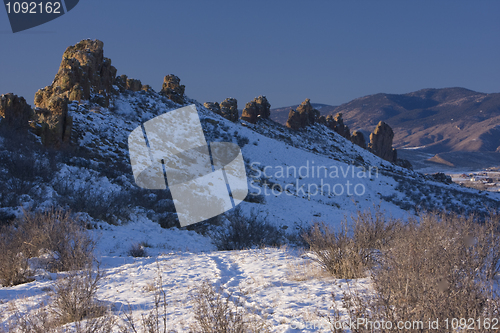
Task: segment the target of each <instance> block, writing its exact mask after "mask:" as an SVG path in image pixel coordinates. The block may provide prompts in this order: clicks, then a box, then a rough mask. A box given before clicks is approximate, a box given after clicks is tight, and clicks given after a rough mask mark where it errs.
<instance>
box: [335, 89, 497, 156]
mask: <svg viewBox="0 0 500 333" xmlns="http://www.w3.org/2000/svg"><path fill="white" fill-rule="evenodd" d="M337 112H342V113H343V114H344V119H345V121H346V123H347V124H348V125H349V126H351V128H353V129H357V128H359V129H364V130H367V131H372V130H373V128H375V126H376V124H377V123H378V122H379V121H380V120H383V121H385V122H386V123H388V124H389V125H390V126H392V128H393V130H394V133H395V137H394V144H395V146H396V147H397V148H404V147H425V150H426V151H427V152H432V153H440V152H451V151H495V150H496V149H497V148H498V147H499V146H500V94H499V93H495V94H484V93H478V92H475V91H472V90H468V89H464V88H444V89H423V90H419V91H416V92H413V93H409V94H403V95H394V94H376V95H370V96H365V97H362V98H358V99H355V100H353V101H351V102H349V103H346V104H343V105H340V106H339V107H337V108H335V109H334V110H333V111H332V113H337Z"/></svg>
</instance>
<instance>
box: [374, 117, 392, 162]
mask: <svg viewBox="0 0 500 333" xmlns="http://www.w3.org/2000/svg"><path fill="white" fill-rule="evenodd" d="M393 139H394V132H393V131H392V128H391V127H390V126H389V125H387V124H386V123H384V122H383V121H381V122H379V123H378V125H377V127H376V128H375V130H374V131H373V133H372V134H370V144H369V145H368V148H369V149H370V151H371V152H372V153H374V154H375V155H377V156H379V157H380V158H383V159H384V160H386V161H389V162H393V163H394V162H396V160H397V152H396V149H393V148H392V140H393Z"/></svg>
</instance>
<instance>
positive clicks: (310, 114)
mask: <svg viewBox="0 0 500 333" xmlns="http://www.w3.org/2000/svg"><path fill="white" fill-rule="evenodd" d="M319 118H320V115H319V111H318V110H316V109H314V108H313V107H312V105H311V100H310V99H309V98H306V100H305V101H303V102H302V103H301V104H300V105H299V106H298V107H297V110H290V113H289V114H288V120H287V121H286V127H288V128H291V129H293V130H298V129H301V128H304V127H307V126H309V125H313V124H314V123H315V122H317V121H318V120H319Z"/></svg>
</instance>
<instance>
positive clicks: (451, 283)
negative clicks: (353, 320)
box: [373, 213, 500, 320]
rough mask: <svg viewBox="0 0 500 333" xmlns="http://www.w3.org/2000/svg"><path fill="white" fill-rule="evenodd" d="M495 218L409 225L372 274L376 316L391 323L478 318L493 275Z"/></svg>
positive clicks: (433, 218) (425, 219)
mask: <svg viewBox="0 0 500 333" xmlns="http://www.w3.org/2000/svg"><path fill="white" fill-rule="evenodd" d="M498 226H499V221H498V218H497V217H495V216H492V218H490V219H488V220H487V221H486V222H485V223H483V224H480V223H478V221H476V220H475V219H474V218H473V217H468V218H465V217H459V216H457V215H454V214H450V215H447V214H444V213H443V214H424V215H422V216H421V217H420V221H416V220H415V219H410V221H409V222H408V224H407V225H406V226H405V227H404V229H403V230H402V232H400V233H399V235H398V236H397V238H396V239H395V240H394V242H393V244H392V246H391V247H390V248H389V249H388V250H387V252H386V254H385V255H384V260H383V262H382V264H381V265H380V267H378V268H377V269H376V270H375V271H374V273H373V281H374V285H375V289H376V291H377V297H376V299H375V302H374V304H373V307H374V310H376V311H375V312H376V313H378V314H380V315H383V316H384V317H385V318H387V319H390V320H403V318H404V320H428V318H439V320H445V319H446V318H480V317H481V316H482V315H483V311H484V310H485V305H486V304H487V302H488V300H489V299H491V298H492V296H493V295H491V292H490V291H491V282H492V279H493V277H494V275H495V274H496V273H497V272H498V268H499V267H498V264H499V260H500V234H499V232H498Z"/></svg>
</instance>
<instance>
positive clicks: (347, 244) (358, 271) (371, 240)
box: [302, 211, 398, 279]
mask: <svg viewBox="0 0 500 333" xmlns="http://www.w3.org/2000/svg"><path fill="white" fill-rule="evenodd" d="M397 229H398V222H397V221H396V220H389V221H388V222H386V221H385V220H384V218H383V215H382V213H380V212H379V211H376V212H375V213H374V214H372V213H370V212H364V213H362V212H358V215H357V216H356V217H353V221H352V223H348V222H346V221H342V222H341V224H340V226H339V227H338V228H337V230H334V229H333V228H332V227H329V226H328V225H326V224H325V223H315V224H313V226H312V227H311V228H310V230H308V231H306V232H304V233H303V235H302V237H303V238H304V240H305V241H306V243H307V244H308V245H309V249H310V251H312V252H313V253H314V255H315V259H316V260H317V261H318V262H319V263H320V264H321V265H322V266H323V267H324V268H325V269H326V270H327V271H328V272H330V273H331V274H332V275H334V276H335V277H337V278H340V279H354V278H360V277H364V276H365V275H366V271H367V269H369V268H370V267H372V266H373V265H374V264H375V263H376V262H377V261H378V255H379V254H380V250H381V249H383V248H384V247H385V246H387V244H388V243H389V241H390V240H391V239H392V238H393V237H394V234H395V233H396V230H397Z"/></svg>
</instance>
